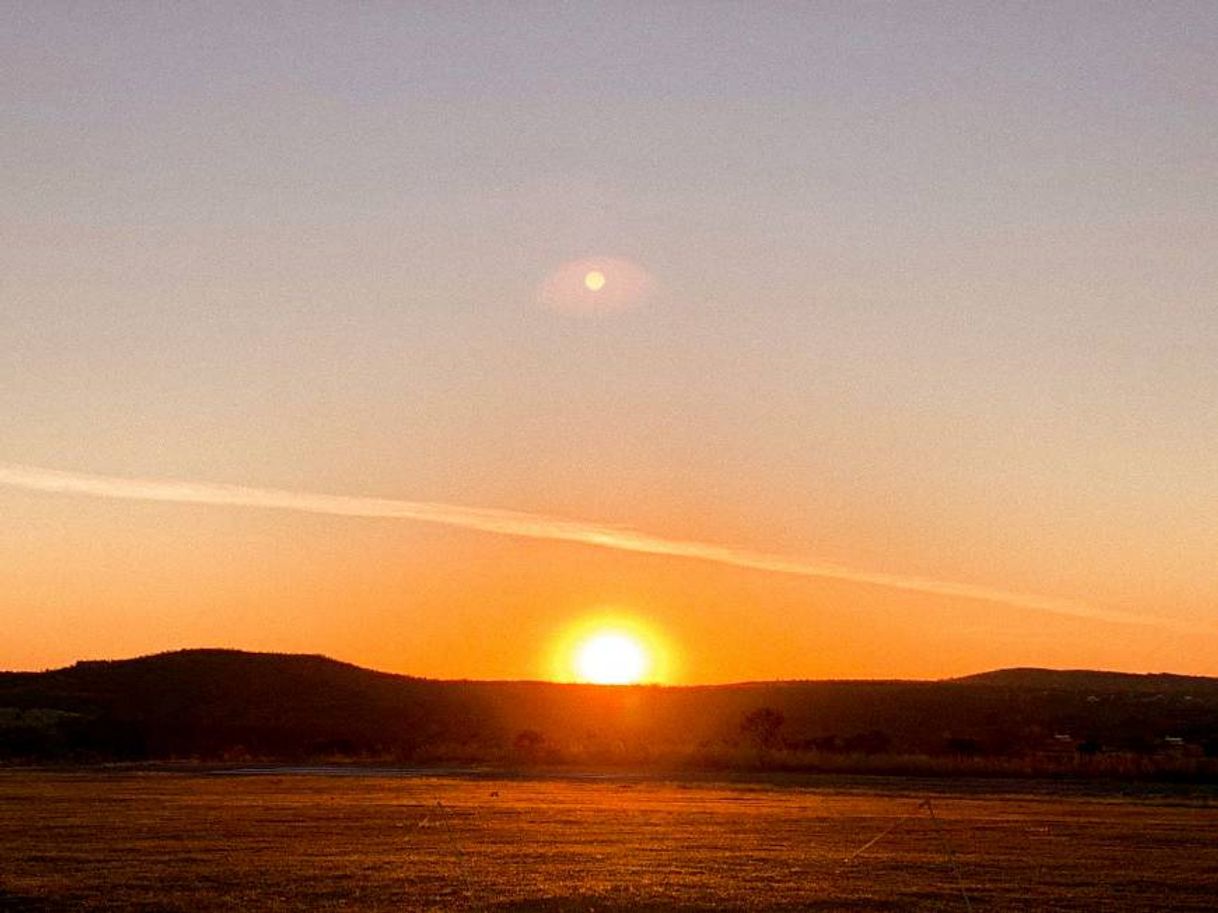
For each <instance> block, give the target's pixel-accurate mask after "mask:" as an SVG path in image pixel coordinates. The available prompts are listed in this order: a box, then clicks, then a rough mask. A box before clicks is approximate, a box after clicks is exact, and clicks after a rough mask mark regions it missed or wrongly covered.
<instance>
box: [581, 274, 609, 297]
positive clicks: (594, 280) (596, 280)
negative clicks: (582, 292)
mask: <svg viewBox="0 0 1218 913" xmlns="http://www.w3.org/2000/svg"><path fill="white" fill-rule="evenodd" d="M604 287H605V274H604V273H602V272H601V271H600V270H599V269H591V270H588V272H587V273H586V274H584V288H586V289H587V290H588V291H590V292H599V291H600V290H601V289H603V288H604Z"/></svg>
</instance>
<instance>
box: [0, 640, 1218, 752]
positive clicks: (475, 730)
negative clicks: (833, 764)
mask: <svg viewBox="0 0 1218 913" xmlns="http://www.w3.org/2000/svg"><path fill="white" fill-rule="evenodd" d="M762 708H768V709H769V710H772V711H774V714H772V715H764V714H763V715H762V716H760V717H758V718H757V719H759V720H761V721H762V724H761V725H757V724H754V725H752V727H751V728H749V727H745V728H742V721H744V720H745V719H746V717H748V716H749V715H750V714H754V713H756V712H757V711H760V710H761V709H762ZM766 720H768V721H769V722H768V723H766V722H765V721H766ZM762 749H764V751H765V752H766V756H767V757H769V756H772V755H773V754H774V753H776V752H777V753H783V754H784V756H786V757H790V758H795V757H797V756H798V758H800V759H802V760H800V761H799V763H804V762H805V761H808V759H809V758H812V759H813V760H814V759H815V757H830V756H837V757H840V756H845V755H850V756H883V755H889V754H901V755H925V756H930V757H933V756H943V755H949V756H990V757H1005V758H1016V757H1033V758H1035V757H1042V756H1050V755H1051V756H1055V757H1061V756H1065V755H1073V754H1074V753H1075V752H1078V751H1081V752H1083V753H1090V754H1095V753H1099V752H1114V751H1115V752H1125V753H1129V754H1131V755H1136V756H1140V757H1148V756H1190V757H1200V756H1202V755H1204V754H1206V753H1210V754H1216V753H1218V679H1210V678H1196V677H1185V676H1174V675H1149V676H1144V675H1124V674H1118V673H1107V672H1086V671H1068V672H1057V671H1052V670H1038V669H1011V670H1002V671H998V672H991V673H985V674H982V675H976V676H969V677H967V678H963V679H956V680H951V681H943V682H900V681H887V682H877V681H828V682H769V683H751V684H740V685H723V686H714V687H672V688H662V687H654V686H634V687H596V686H590V685H563V684H552V683H544V682H441V681H432V680H426V679H418V678H411V677H407V676H401V675H391V674H387V673H381V672H373V671H370V670H367V669H362V668H359V667H357V666H352V665H349V664H347V663H341V662H336V661H334V660H331V659H326V658H325V657H321V656H295V655H279V654H259V653H243V652H239V651H233V650H186V651H180V652H176V653H165V654H160V655H157V656H148V657H142V658H138V659H131V660H119V661H113V662H80V663H77V664H76V665H74V666H71V667H68V668H65V669H57V670H53V671H49V672H42V673H0V758H3V757H8V758H17V759H60V760H103V759H111V758H114V759H164V758H200V759H243V758H265V759H272V758H273V759H303V758H319V757H320V758H332V757H351V758H392V759H396V760H399V761H403V762H407V761H416V762H432V761H437V760H452V761H477V760H483V761H489V762H509V763H515V762H521V761H527V762H547V761H550V762H553V761H559V760H576V761H579V760H582V761H587V762H596V763H601V762H608V763H637V762H646V761H648V760H651V759H656V758H674V757H683V758H685V759H686V760H687V761H690V762H697V759H698V758H700V757H701V758H706V757H709V756H711V755H716V754H717V756H720V757H723V756H730V757H736V758H737V759H738V758H740V757H744V756H751V757H753V758H754V760H756V759H757V758H758V755H757V754H756V752H757V751H760V750H762ZM733 752H735V753H736V754H734V755H733V754H732V753H733ZM742 752H743V753H744V754H741V753H742ZM749 752H752V754H751V755H749ZM724 753H726V755H725V754H724ZM792 763H795V762H794V761H792Z"/></svg>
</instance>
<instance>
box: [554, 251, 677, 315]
mask: <svg viewBox="0 0 1218 913" xmlns="http://www.w3.org/2000/svg"><path fill="white" fill-rule="evenodd" d="M654 288H655V283H654V281H653V280H652V277H651V275H650V274H649V273H648V272H647V270H645V269H644V268H643V267H642V266H640V265H639V264H638V263H635V262H634V261H633V260H627V259H625V258H623V257H611V256H608V255H605V254H596V255H594V256H590V257H584V258H582V259H579V260H568V261H567V262H566V263H562V264H559V266H558V267H556V268H555V269H554V270H553V271H552V272H551V273H550V274H549V275H547V276H546V277H545V279H544V280H543V281H542V283H541V285H540V287H539V288H538V296H537V297H538V301H539V303H540V304H541V305H542V306H543V307H546V308H549V309H550V310H555V311H566V312H568V313H582V314H613V313H617V312H619V311H625V310H629V309H631V308H636V307H639V306H640V305H642V304H643V303H644V302H648V301H650V300H651V297H652V292H653V290H654Z"/></svg>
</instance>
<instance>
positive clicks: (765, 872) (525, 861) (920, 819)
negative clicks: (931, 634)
mask: <svg viewBox="0 0 1218 913" xmlns="http://www.w3.org/2000/svg"><path fill="white" fill-rule="evenodd" d="M814 782H815V781H814ZM926 789H933V790H934V791H933V792H929V791H926ZM880 790H882V792H881V791H880ZM1215 896H1218V807H1211V805H1210V801H1209V800H1208V799H1207V798H1205V797H1191V798H1190V797H1175V798H1167V797H1159V798H1140V799H1130V798H1122V797H1119V796H1107V797H1101V796H1090V797H1088V796H1083V795H1077V794H1074V795H1070V794H1065V793H1062V794H1060V795H1055V794H1053V792H1052V791H1051V790H1050V791H1047V792H1044V793H1041V794H1023V795H1007V796H1002V795H987V794H984V793H979V792H977V791H976V790H970V789H964V788H961V789H958V790H955V791H953V789H952V787H950V786H945V785H944V784H943V783H941V782H940V783H937V784H934V785H933V787H927V788H924V787H923V786H921V785H919V784H916V783H909V784H904V785H903V784H902V783H901V782H899V781H885V782H883V783H881V784H877V785H875V786H872V787H870V788H867V787H860V786H857V785H855V786H843V785H841V784H839V785H836V786H830V785H827V784H825V783H821V784H820V785H813V786H808V785H792V784H790V783H785V784H776V783H770V784H765V783H761V784H758V783H753V784H723V783H710V782H687V783H665V782H654V781H647V780H626V779H602V778H595V777H590V778H582V779H581V778H566V779H491V778H468V777H435V776H426V777H423V776H392V775H385V776H334V775H324V774H316V775H314V774H309V773H293V774H286V775H258V776H242V775H233V774H215V773H189V774H183V773H133V772H117V773H116V772H109V773H46V772H28V771H25V772H22V771H0V910H24V911H52V910H55V911H58V910H147V911H151V910H182V911H210V910H285V911H286V910H375V911H382V910H384V911H388V910H394V911H414V910H495V911H516V910H519V911H523V910H539V911H547V913H557V911H577V910H578V911H602V913H608V911H619V910H706V911H710V910H751V911H763V910H774V911H778V910H854V911H877V910H923V911H929V910H968V909H970V908H971V909H973V910H1026V911H1055V910H1058V911H1060V910H1077V911H1084V910H1085V911H1140V910H1145V911H1152V910H1153V911H1185V910H1196V911H1203V910H1204V911H1209V910H1213V909H1214V903H1215V901H1214V898H1215Z"/></svg>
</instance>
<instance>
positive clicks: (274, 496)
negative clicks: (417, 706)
mask: <svg viewBox="0 0 1218 913" xmlns="http://www.w3.org/2000/svg"><path fill="white" fill-rule="evenodd" d="M0 487H8V488H17V489H22V490H25V491H36V492H42V493H48V494H75V495H84V496H87V497H94V498H107V499H111V500H126V501H151V502H162V503H176V504H201V505H209V506H215V507H247V508H263V509H271V510H287V511H294V512H297V513H309V514H322V515H327V516H343V517H362V518H368V519H396V520H407V521H414V522H419V523H431V524H436V525H441V526H449V527H456V528H460V529H468V530H473V531H477V532H485V533H491V534H494V535H501V536H510V537H515V538H522V539H534V540H543V541H550V542H570V543H575V544H579V545H587V546H592V547H595V548H603V549H610V550H613V551H618V552H626V553H632V554H639V555H651V556H655V557H668V558H680V559H687V560H694V561H706V562H710V563H712V564H718V565H722V566H728V567H736V568H741V569H744V570H752V571H761V572H764V573H771V574H783V575H787V576H795V577H804V578H810V579H822V580H838V581H842V582H845V583H857V584H861V585H865V586H876V587H881V588H885V589H892V590H900V591H904V592H914V593H921V594H923V595H929V596H942V597H945V598H951V599H965V600H971V601H975V602H987V603H997V604H1001V605H1007V606H1011V607H1013V608H1021V609H1031V610H1034V611H1039V612H1044V613H1048V614H1053V615H1058V616H1064V617H1070V618H1080V619H1086V620H1089V621H1099V622H1107V623H1111V624H1125V625H1139V626H1143V627H1157V628H1163V629H1167V630H1175V631H1181V632H1187V633H1198V632H1204V633H1218V628H1212V627H1210V626H1206V625H1198V624H1195V623H1194V624H1185V623H1184V622H1180V621H1176V620H1175V619H1169V618H1162V617H1159V616H1153V615H1140V614H1135V613H1133V612H1128V611H1123V610H1120V609H1109V608H1102V607H1098V606H1093V605H1090V604H1087V603H1083V602H1078V601H1075V600H1070V599H1062V598H1058V597H1053V596H1043V595H1039V594H1034V593H1021V592H1016V591H1012V590H1006V589H1002V588H1000V587H993V586H986V585H982V584H973V583H961V582H958V581H951V580H940V579H936V578H932V577H922V576H918V575H906V574H893V573H889V572H885V571H870V570H864V569H859V568H852V567H847V566H845V565H839V564H833V563H828V562H821V561H814V560H810V559H799V558H794V557H790V556H786V555H780V554H774V553H768V552H764V551H754V550H752V549H745V548H734V547H731V546H727V545H721V544H716V543H710V542H698V541H696V540H686V539H678V538H667V537H663V536H657V535H652V534H650V533H646V532H641V531H638V530H634V529H632V528H630V527H626V526H613V525H607V524H599V523H592V522H588V521H582V520H571V519H565V518H561V517H552V516H548V515H545V514H533V513H526V512H523V511H512V510H502V509H498V508H484V507H466V506H462V505H457V504H445V503H439V502H430V501H408V500H401V499H394V498H377V497H368V496H361V495H335V494H322V493H316V492H302V491H289V490H285V489H275V488H256V487H250V486H244V485H233V484H228V483H221V482H190V481H178V480H172V479H150V478H130V477H123V476H108V475H97V474H91V473H81V472H70V471H65V470H59V469H48V468H45V467H38V466H27V465H21V464H16V463H0Z"/></svg>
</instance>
